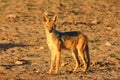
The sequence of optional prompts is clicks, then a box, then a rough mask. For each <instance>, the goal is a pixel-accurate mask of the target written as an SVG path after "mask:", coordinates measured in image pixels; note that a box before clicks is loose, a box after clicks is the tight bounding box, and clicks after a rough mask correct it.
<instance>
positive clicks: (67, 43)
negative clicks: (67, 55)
mask: <svg viewBox="0 0 120 80" xmlns="http://www.w3.org/2000/svg"><path fill="white" fill-rule="evenodd" d="M56 18H57V16H56V15H54V16H53V17H52V18H48V16H47V14H45V13H44V14H43V23H44V28H45V31H46V37H47V44H48V47H49V49H50V51H51V65H50V70H49V74H51V73H52V69H53V65H54V62H55V59H56V74H58V71H59V66H60V55H61V53H60V52H61V49H69V50H71V52H72V55H73V57H74V59H75V61H76V66H75V68H74V70H73V72H75V71H76V70H77V68H78V67H79V65H80V61H79V58H78V54H79V55H80V57H81V59H82V61H83V63H84V69H83V71H84V72H85V71H86V70H87V69H88V68H89V66H90V56H89V49H88V39H87V37H86V36H85V35H84V34H82V33H81V32H79V31H73V32H59V31H58V30H56V24H55V22H56Z"/></svg>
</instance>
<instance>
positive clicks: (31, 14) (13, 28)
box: [0, 0, 120, 80]
mask: <svg viewBox="0 0 120 80" xmlns="http://www.w3.org/2000/svg"><path fill="white" fill-rule="evenodd" d="M44 11H50V12H55V13H57V14H58V20H57V27H58V29H59V30H60V31H76V30H78V31H81V32H82V33H84V34H86V35H87V36H88V38H89V49H90V57H91V65H90V69H89V71H87V72H86V73H84V74H83V73H82V69H83V63H82V62H81V66H80V67H79V68H78V70H77V72H76V73H72V70H73V68H74V66H75V61H74V59H73V58H72V55H71V53H70V52H69V51H66V50H64V51H62V53H61V66H60V72H59V74H58V75H54V74H53V75H47V74H46V73H47V71H48V69H49V65H50V51H49V49H48V46H47V44H46V36H45V31H44V28H43V25H42V12H44ZM53 73H54V72H53ZM0 80H120V0H0Z"/></svg>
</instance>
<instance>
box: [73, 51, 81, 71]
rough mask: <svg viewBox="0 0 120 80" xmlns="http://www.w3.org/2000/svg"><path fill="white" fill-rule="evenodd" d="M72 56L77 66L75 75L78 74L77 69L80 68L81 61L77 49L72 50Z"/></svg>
mask: <svg viewBox="0 0 120 80" xmlns="http://www.w3.org/2000/svg"><path fill="white" fill-rule="evenodd" d="M71 51H72V55H73V58H74V59H75V61H76V65H75V68H74V70H73V73H74V72H76V70H77V68H78V67H79V65H80V61H79V58H78V52H77V49H72V50H71Z"/></svg>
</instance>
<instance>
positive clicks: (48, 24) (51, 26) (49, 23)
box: [43, 13, 57, 33]
mask: <svg viewBox="0 0 120 80" xmlns="http://www.w3.org/2000/svg"><path fill="white" fill-rule="evenodd" d="M56 18H57V16H56V14H55V15H54V16H53V17H52V18H48V15H47V13H43V25H44V28H45V29H46V30H47V31H49V32H50V33H51V32H52V31H53V30H55V29H56V24H55V22H56Z"/></svg>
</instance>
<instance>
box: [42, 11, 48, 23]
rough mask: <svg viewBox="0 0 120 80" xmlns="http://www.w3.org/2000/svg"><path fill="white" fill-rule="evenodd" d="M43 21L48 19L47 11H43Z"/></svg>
mask: <svg viewBox="0 0 120 80" xmlns="http://www.w3.org/2000/svg"><path fill="white" fill-rule="evenodd" d="M43 21H44V22H48V21H49V20H48V18H47V13H45V12H44V13H43Z"/></svg>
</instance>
